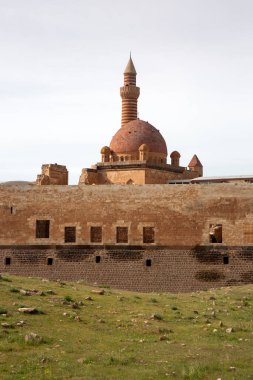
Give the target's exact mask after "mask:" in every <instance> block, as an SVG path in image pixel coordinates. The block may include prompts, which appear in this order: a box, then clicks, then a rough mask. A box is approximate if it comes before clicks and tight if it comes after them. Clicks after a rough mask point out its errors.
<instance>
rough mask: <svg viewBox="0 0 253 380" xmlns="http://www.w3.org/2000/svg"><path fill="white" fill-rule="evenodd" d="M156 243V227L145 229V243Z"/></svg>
mask: <svg viewBox="0 0 253 380" xmlns="http://www.w3.org/2000/svg"><path fill="white" fill-rule="evenodd" d="M154 242H155V229H154V227H143V243H149V244H150V243H154Z"/></svg>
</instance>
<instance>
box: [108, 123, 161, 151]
mask: <svg viewBox="0 0 253 380" xmlns="http://www.w3.org/2000/svg"><path fill="white" fill-rule="evenodd" d="M142 144H146V145H148V147H149V151H150V152H154V153H161V154H163V155H166V156H167V146H166V142H165V140H164V138H163V136H162V135H161V133H160V132H159V131H158V129H156V128H155V127H153V125H151V124H149V123H148V122H147V121H143V120H139V119H137V120H132V121H129V122H128V123H127V124H125V125H124V126H123V127H121V128H120V129H119V130H118V132H117V133H116V134H115V135H114V136H113V138H112V141H111V143H110V149H111V150H112V151H113V152H115V153H131V152H138V150H139V147H140V146H141V145H142Z"/></svg>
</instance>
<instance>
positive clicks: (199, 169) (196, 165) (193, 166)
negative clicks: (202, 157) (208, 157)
mask: <svg viewBox="0 0 253 380" xmlns="http://www.w3.org/2000/svg"><path fill="white" fill-rule="evenodd" d="M188 167H189V169H190V170H191V171H193V172H196V173H198V176H199V177H202V176H203V165H202V164H201V162H200V161H199V158H198V156H197V155H196V154H194V156H193V157H192V159H191V161H190V162H189V164H188Z"/></svg>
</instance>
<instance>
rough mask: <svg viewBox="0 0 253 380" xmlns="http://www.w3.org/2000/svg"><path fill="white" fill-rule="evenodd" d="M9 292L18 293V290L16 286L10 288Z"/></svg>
mask: <svg viewBox="0 0 253 380" xmlns="http://www.w3.org/2000/svg"><path fill="white" fill-rule="evenodd" d="M10 292H11V293H19V290H18V289H17V288H10Z"/></svg>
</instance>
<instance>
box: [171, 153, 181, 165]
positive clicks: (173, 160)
mask: <svg viewBox="0 0 253 380" xmlns="http://www.w3.org/2000/svg"><path fill="white" fill-rule="evenodd" d="M180 157H181V155H180V153H179V152H177V151H176V150H174V151H173V152H172V153H171V155H170V158H171V165H172V166H179V159H180Z"/></svg>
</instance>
